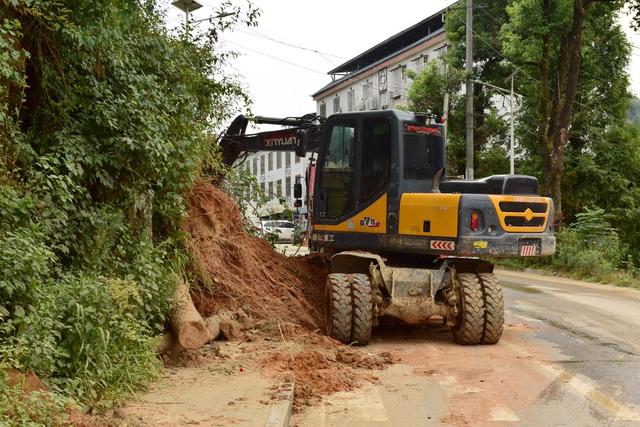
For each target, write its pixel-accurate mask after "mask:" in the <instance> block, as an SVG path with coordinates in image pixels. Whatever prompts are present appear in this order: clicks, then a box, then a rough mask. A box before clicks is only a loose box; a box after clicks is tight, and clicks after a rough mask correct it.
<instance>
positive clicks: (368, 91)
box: [362, 83, 373, 101]
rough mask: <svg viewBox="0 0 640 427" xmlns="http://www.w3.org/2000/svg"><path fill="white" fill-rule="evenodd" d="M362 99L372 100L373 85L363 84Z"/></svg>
mask: <svg viewBox="0 0 640 427" xmlns="http://www.w3.org/2000/svg"><path fill="white" fill-rule="evenodd" d="M362 98H363V99H364V100H365V101H366V100H367V99H371V98H373V83H365V84H364V86H362Z"/></svg>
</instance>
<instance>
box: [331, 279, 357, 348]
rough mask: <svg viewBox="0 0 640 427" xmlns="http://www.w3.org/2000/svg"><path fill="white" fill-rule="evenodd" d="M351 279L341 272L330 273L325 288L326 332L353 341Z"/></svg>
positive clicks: (334, 336) (344, 340) (345, 340)
mask: <svg viewBox="0 0 640 427" xmlns="http://www.w3.org/2000/svg"><path fill="white" fill-rule="evenodd" d="M350 282H351V280H349V276H348V275H346V274H341V273H334V274H329V275H328V276H327V283H326V288H325V298H326V304H325V307H326V308H325V309H326V318H325V324H326V332H327V335H329V336H330V337H333V338H335V339H337V340H338V341H342V342H344V343H350V342H351V324H352V322H351V317H352V312H353V309H352V305H351V283H350Z"/></svg>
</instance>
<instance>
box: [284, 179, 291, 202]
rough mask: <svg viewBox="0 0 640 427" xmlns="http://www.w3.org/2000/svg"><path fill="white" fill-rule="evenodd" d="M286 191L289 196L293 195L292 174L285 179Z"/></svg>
mask: <svg viewBox="0 0 640 427" xmlns="http://www.w3.org/2000/svg"><path fill="white" fill-rule="evenodd" d="M284 191H285V193H286V196H287V197H291V177H290V176H288V177H286V178H285V179H284Z"/></svg>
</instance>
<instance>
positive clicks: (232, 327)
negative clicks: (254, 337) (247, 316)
mask: <svg viewBox="0 0 640 427" xmlns="http://www.w3.org/2000/svg"><path fill="white" fill-rule="evenodd" d="M220 332H221V333H222V335H223V336H224V337H225V338H226V339H227V340H229V341H238V340H240V339H242V327H241V326H240V323H238V322H237V321H235V320H230V319H229V320H222V321H221V322H220Z"/></svg>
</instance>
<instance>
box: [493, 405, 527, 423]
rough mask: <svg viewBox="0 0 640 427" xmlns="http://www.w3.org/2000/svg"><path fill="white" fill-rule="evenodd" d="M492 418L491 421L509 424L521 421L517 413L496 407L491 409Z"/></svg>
mask: <svg viewBox="0 0 640 427" xmlns="http://www.w3.org/2000/svg"><path fill="white" fill-rule="evenodd" d="M490 416H491V418H490V419H489V420H490V421H508V422H518V421H520V417H518V416H517V415H516V413H515V412H513V411H512V410H511V409H509V408H505V407H496V408H493V409H491V413H490Z"/></svg>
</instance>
